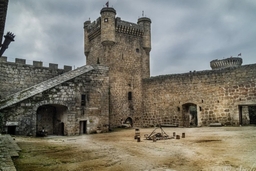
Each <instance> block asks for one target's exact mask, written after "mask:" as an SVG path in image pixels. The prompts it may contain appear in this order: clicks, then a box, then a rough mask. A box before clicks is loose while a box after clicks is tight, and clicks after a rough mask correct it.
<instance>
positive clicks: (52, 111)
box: [36, 104, 68, 135]
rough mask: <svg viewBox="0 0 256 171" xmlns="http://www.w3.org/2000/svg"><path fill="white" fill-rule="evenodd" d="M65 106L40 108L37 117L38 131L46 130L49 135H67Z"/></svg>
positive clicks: (52, 105)
mask: <svg viewBox="0 0 256 171" xmlns="http://www.w3.org/2000/svg"><path fill="white" fill-rule="evenodd" d="M67 110H68V108H67V107H66V106H63V105H57V104H48V105H43V106H39V107H38V109H37V115H36V131H37V132H40V131H42V130H44V131H45V132H47V134H48V135H65V131H64V130H65V124H64V121H65V120H66V117H67V116H66V115H65V113H66V111H67Z"/></svg>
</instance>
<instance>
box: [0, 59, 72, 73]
mask: <svg viewBox="0 0 256 171" xmlns="http://www.w3.org/2000/svg"><path fill="white" fill-rule="evenodd" d="M0 63H6V64H18V65H27V66H32V67H42V68H44V69H47V68H49V69H51V70H57V69H61V68H58V64H54V63H49V67H44V66H43V62H42V61H33V64H32V65H30V64H27V63H26V59H20V58H15V62H9V61H7V57H5V56H1V57H0ZM63 70H64V71H71V70H72V66H67V65H64V68H63Z"/></svg>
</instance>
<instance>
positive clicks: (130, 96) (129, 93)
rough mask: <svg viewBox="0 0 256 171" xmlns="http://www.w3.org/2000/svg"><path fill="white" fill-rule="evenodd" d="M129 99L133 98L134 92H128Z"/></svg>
mask: <svg viewBox="0 0 256 171" xmlns="http://www.w3.org/2000/svg"><path fill="white" fill-rule="evenodd" d="M128 100H132V92H128Z"/></svg>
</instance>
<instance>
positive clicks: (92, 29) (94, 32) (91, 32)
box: [84, 17, 101, 41]
mask: <svg viewBox="0 0 256 171" xmlns="http://www.w3.org/2000/svg"><path fill="white" fill-rule="evenodd" d="M100 23H101V18H100V17H99V18H98V19H97V20H95V21H94V22H92V23H91V22H90V21H87V22H85V24H84V26H85V27H87V34H88V38H89V41H91V40H93V39H94V38H95V37H97V36H99V35H100V33H101V31H100V28H101V27H100Z"/></svg>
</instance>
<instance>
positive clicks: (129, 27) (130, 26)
mask: <svg viewBox="0 0 256 171" xmlns="http://www.w3.org/2000/svg"><path fill="white" fill-rule="evenodd" d="M116 32H119V33H124V34H129V35H133V36H139V37H142V36H143V27H142V26H140V25H138V24H135V23H131V22H127V21H123V20H121V18H120V17H117V18H116Z"/></svg>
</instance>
